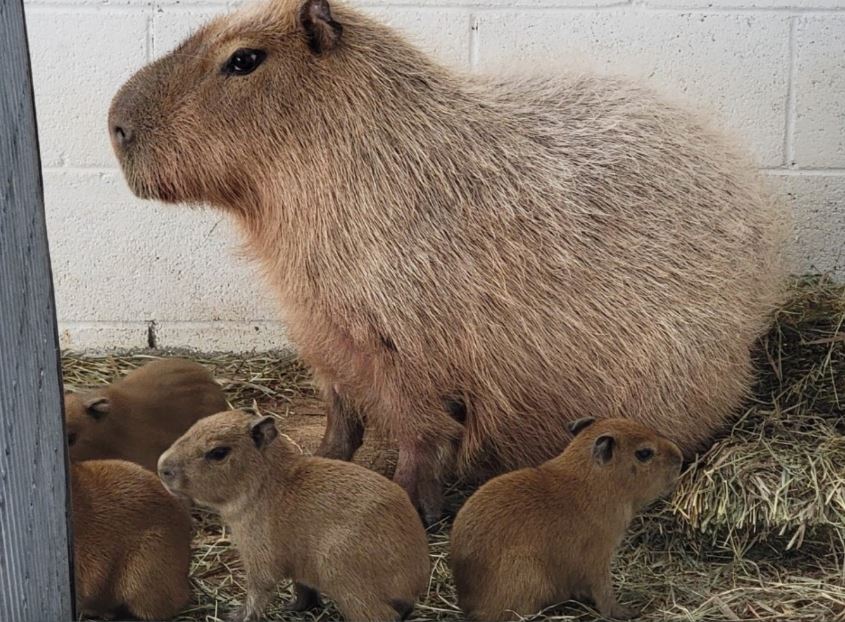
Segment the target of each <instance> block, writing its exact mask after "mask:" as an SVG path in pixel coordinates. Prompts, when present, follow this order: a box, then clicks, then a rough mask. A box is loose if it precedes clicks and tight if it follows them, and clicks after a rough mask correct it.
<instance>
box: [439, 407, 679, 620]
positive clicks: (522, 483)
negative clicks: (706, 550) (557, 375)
mask: <svg viewBox="0 0 845 622" xmlns="http://www.w3.org/2000/svg"><path fill="white" fill-rule="evenodd" d="M594 421H595V420H594V419H593V418H591V417H588V418H584V419H580V420H576V421H575V422H573V423H572V424H571V428H570V429H571V431H572V433H573V434H575V438H574V439H573V440H572V442H571V443H570V444H569V446H568V447H567V448H566V450H564V452H563V453H562V454H561V455H560V456H558V457H557V458H553V459H552V460H549V461H548V462H546V463H544V464H542V465H540V466H539V467H536V468H530V467H529V468H526V469H521V470H518V471H513V472H511V473H507V474H505V475H502V476H500V477H497V478H495V479H492V480H490V481H489V482H487V483H486V484H484V485H483V486H482V487H481V488H479V489H478V491H477V492H476V493H475V494H474V495H473V496H471V497H470V498H469V500H468V501H467V502H466V503H465V504H464V507H463V508H461V511H460V512H459V513H458V516H457V517H456V518H455V524H454V526H453V528H452V534H451V545H450V546H451V550H450V553H449V558H450V560H449V564H450V566H451V568H452V574H453V575H454V578H455V586H456V588H457V592H458V604H459V605H460V607H461V609H463V610H464V611H465V612H466V614H467V615H468V616H469V617H470V618H471V619H473V620H479V621H482V622H493V621H496V620H514V619H518V618H522V617H524V616H530V615H532V614H534V613H537V612H538V611H540V610H541V609H543V608H545V607H549V606H551V605H554V604H557V603H562V602H564V601H567V600H571V599H583V598H586V599H589V600H591V601H593V602H594V603H595V605H596V608H597V609H598V611H599V613H601V615H602V616H604V617H611V618H630V617H632V616H633V615H634V612H633V611H632V610H630V609H627V608H625V607H622V606H620V605H619V604H618V603H617V602H616V597H615V596H614V593H613V586H612V584H611V578H610V563H611V561H612V559H613V553H614V551H615V549H616V547H617V546H619V543H620V542H621V541H622V537H623V536H624V535H625V531H626V529H627V528H628V524H629V523H630V522H631V518H633V516H634V514H635V513H636V512H638V511H639V510H640V509H642V508H643V506H645V505H647V504H649V503H651V502H652V501H654V500H655V499H656V498H658V497H660V496H662V495H664V494H666V493H667V492H669V491H670V490H671V489H672V488H673V487H674V485H675V481H676V480H677V477H678V474H679V472H680V468H681V463H682V455H681V450H680V449H679V448H678V446H677V445H675V444H674V443H673V442H672V441H670V440H668V439H666V438H664V437H662V436H659V435H657V434H655V433H653V432H652V431H651V430H649V429H648V428H646V427H644V426H642V425H640V424H639V423H636V422H634V421H631V420H629V419H603V420H598V421H595V422H594Z"/></svg>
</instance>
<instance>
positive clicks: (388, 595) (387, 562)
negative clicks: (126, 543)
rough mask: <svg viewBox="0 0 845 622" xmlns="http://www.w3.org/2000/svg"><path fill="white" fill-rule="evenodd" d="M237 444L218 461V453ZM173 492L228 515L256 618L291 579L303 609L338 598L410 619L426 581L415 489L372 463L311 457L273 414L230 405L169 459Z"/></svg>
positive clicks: (353, 621) (248, 610) (361, 615)
mask: <svg viewBox="0 0 845 622" xmlns="http://www.w3.org/2000/svg"><path fill="white" fill-rule="evenodd" d="M220 447H227V448H229V449H230V451H229V453H228V455H226V456H225V457H224V458H222V459H220V460H213V459H211V458H210V457H209V456H208V452H209V451H211V450H214V449H215V448H220ZM159 473H160V475H161V477H162V480H163V481H164V482H165V484H166V485H167V486H169V487H170V488H171V489H172V490H173V491H174V492H177V493H179V494H184V495H187V496H189V497H191V498H192V499H193V500H194V501H196V502H197V503H199V504H200V505H205V506H208V507H210V508H212V509H214V510H216V511H218V512H219V513H220V516H221V518H222V519H223V521H224V522H225V523H226V524H227V525H228V526H229V527H230V528H231V530H232V539H233V542H234V543H235V545H236V547H237V549H238V552H239V554H240V556H241V558H242V559H243V563H244V569H245V571H246V580H247V595H246V602H245V604H244V606H243V607H242V608H241V609H240V611H238V612H237V613H236V614H235V615H234V616H233V619H235V620H239V621H240V620H255V619H258V618H260V617H261V612H262V611H263V610H264V608H265V607H266V606H267V604H268V603H269V602H270V600H271V599H272V598H273V594H274V593H275V588H276V585H277V584H278V583H279V581H281V580H282V579H284V578H291V579H293V580H294V581H296V582H298V584H297V596H298V599H297V602H296V603H294V605H292V608H294V609H303V608H307V607H310V606H313V605H315V604H316V603H317V602H318V596H317V594H318V592H323V593H325V594H326V595H327V596H329V597H330V598H332V599H333V600H334V601H335V602H336V603H337V606H338V609H339V610H340V612H341V613H342V614H343V616H344V617H345V618H346V620H347V621H349V622H358V621H361V620H372V621H374V622H378V621H380V622H384V621H387V620H398V619H400V618H402V619H404V617H405V616H407V614H408V613H410V610H411V608H412V607H413V603H414V601H415V600H416V599H417V597H418V596H419V595H420V594H421V593H423V592H424V591H425V589H426V587H427V584H428V570H429V561H428V544H427V542H426V536H425V531H424V530H423V527H422V524H421V523H420V520H419V518H418V516H417V515H416V512H415V511H414V508H413V506H412V505H411V503H410V501H409V500H408V497H407V495H405V493H404V492H403V491H402V489H401V488H400V487H399V486H397V485H396V484H394V483H392V482H391V481H390V480H388V479H386V478H384V477H382V476H381V475H378V474H377V473H374V472H372V471H369V470H367V469H365V468H364V467H361V466H358V465H355V464H350V463H346V462H340V461H337V460H329V459H326V458H316V457H308V456H304V455H302V454H301V453H299V451H298V450H297V449H296V448H295V447H294V446H293V445H292V444H291V443H289V442H288V441H287V440H286V439H284V438H282V437H277V432H276V428H275V426H274V424H273V419H272V418H270V417H265V418H263V419H260V418H258V417H255V416H252V415H249V414H247V413H244V412H242V411H232V412H226V413H220V414H218V415H213V416H211V417H208V418H206V419H203V420H201V421H199V422H197V423H196V424H195V425H194V426H193V427H192V428H191V429H190V430H188V432H187V433H186V434H185V435H184V436H182V438H180V439H179V440H178V441H176V443H174V444H173V447H171V448H170V449H169V450H168V451H167V452H166V453H165V454H164V455H162V457H161V461H160V462H159Z"/></svg>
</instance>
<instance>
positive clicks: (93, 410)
mask: <svg viewBox="0 0 845 622" xmlns="http://www.w3.org/2000/svg"><path fill="white" fill-rule="evenodd" d="M85 412H87V413H88V414H89V415H91V416H92V417H93V418H94V419H97V420H99V419H102V418H103V417H105V416H106V415H107V414H109V412H111V402H110V401H109V398H107V397H92V398H91V399H89V400H86V402H85Z"/></svg>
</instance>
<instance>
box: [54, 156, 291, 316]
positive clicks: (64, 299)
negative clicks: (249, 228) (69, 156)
mask: <svg viewBox="0 0 845 622" xmlns="http://www.w3.org/2000/svg"><path fill="white" fill-rule="evenodd" d="M45 180H46V183H45V204H46V210H47V227H48V233H49V239H50V250H51V254H52V261H53V279H54V281H55V285H56V305H57V309H58V316H59V320H61V321H76V322H93V321H100V322H137V321H145V322H146V321H151V320H155V321H157V322H165V321H185V320H191V321H198V322H201V321H217V320H229V321H245V322H250V321H252V320H265V321H266V320H272V321H276V320H277V319H278V314H277V311H276V305H275V302H276V301H275V296H274V295H273V294H272V293H271V292H270V291H269V290H268V288H266V287H264V285H263V283H261V282H260V280H259V277H258V275H257V270H255V269H254V267H253V266H251V265H250V264H249V263H247V261H246V260H245V259H243V257H238V256H237V248H238V247H237V245H238V242H239V241H238V239H237V236H236V235H235V233H234V230H233V227H231V226H230V223H229V222H228V221H227V220H226V219H225V218H224V217H223V215H222V214H219V213H217V212H213V211H211V210H205V211H203V210H195V209H188V208H185V207H177V206H164V205H160V204H156V203H154V202H150V201H141V200H139V199H136V198H134V197H133V196H132V195H131V194H130V192H129V190H128V189H127V188H126V185H125V182H124V180H123V178H122V176H121V175H120V173H118V172H104V173H77V172H65V171H48V172H47V173H46V175H45Z"/></svg>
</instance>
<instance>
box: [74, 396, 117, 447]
mask: <svg viewBox="0 0 845 622" xmlns="http://www.w3.org/2000/svg"><path fill="white" fill-rule="evenodd" d="M110 412H111V401H110V400H109V398H108V397H107V396H105V395H103V394H100V393H86V394H80V393H71V392H69V391H66V392H65V430H66V432H67V446H68V449H69V450H70V459H71V460H72V461H73V462H78V461H80V460H89V459H90V458H92V457H94V455H95V453H96V452H97V451H99V449H100V447H99V439H98V430H97V427H98V426H99V425H100V423H101V422H102V421H103V419H105V418H106V417H107V416H108V415H109V413H110Z"/></svg>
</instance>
